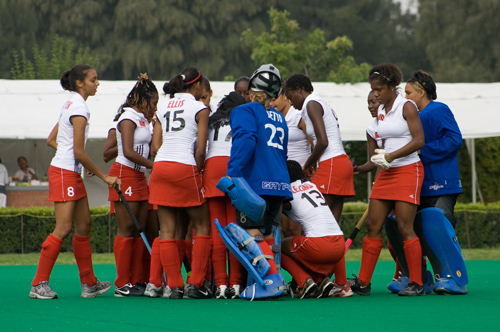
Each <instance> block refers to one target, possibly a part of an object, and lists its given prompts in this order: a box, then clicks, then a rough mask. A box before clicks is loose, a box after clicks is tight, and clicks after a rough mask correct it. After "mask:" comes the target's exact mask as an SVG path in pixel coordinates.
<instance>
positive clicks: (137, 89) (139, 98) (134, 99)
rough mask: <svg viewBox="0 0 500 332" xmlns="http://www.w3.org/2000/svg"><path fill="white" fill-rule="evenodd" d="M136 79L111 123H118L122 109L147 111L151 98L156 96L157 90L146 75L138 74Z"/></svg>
mask: <svg viewBox="0 0 500 332" xmlns="http://www.w3.org/2000/svg"><path fill="white" fill-rule="evenodd" d="M138 79H139V80H138V81H137V82H136V83H135V85H134V87H133V88H132V90H130V92H129V93H128V95H127V99H126V101H125V103H123V104H122V105H121V106H120V107H119V108H118V112H117V114H116V116H115V118H114V120H113V121H118V119H119V118H120V116H121V115H122V113H123V112H124V110H123V108H124V107H136V108H137V109H138V110H140V111H141V110H145V111H149V108H150V101H151V98H152V97H153V96H154V95H158V90H157V89H156V86H155V84H154V83H153V81H151V79H150V78H149V77H148V74H147V73H144V74H140V75H139V77H138ZM145 115H146V113H145Z"/></svg>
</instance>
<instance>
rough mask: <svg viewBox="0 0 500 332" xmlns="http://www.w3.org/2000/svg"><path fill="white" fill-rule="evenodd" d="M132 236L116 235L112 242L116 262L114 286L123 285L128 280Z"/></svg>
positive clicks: (132, 242) (132, 243) (132, 244)
mask: <svg viewBox="0 0 500 332" xmlns="http://www.w3.org/2000/svg"><path fill="white" fill-rule="evenodd" d="M133 247H134V238H133V237H122V236H120V235H117V236H116V237H115V242H114V244H113V253H114V254H115V262H116V280H115V286H116V287H123V286H124V285H125V284H126V283H128V282H130V264H131V262H132V249H133Z"/></svg>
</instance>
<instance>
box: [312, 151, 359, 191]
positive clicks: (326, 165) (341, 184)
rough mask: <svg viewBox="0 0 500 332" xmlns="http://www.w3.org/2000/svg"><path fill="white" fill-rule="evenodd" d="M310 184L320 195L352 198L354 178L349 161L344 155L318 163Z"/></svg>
mask: <svg viewBox="0 0 500 332" xmlns="http://www.w3.org/2000/svg"><path fill="white" fill-rule="evenodd" d="M311 182H312V183H314V184H315V185H316V187H318V189H319V191H320V192H321V193H322V194H331V195H338V196H345V197H352V196H354V178H353V169H352V164H351V161H350V160H349V157H348V156H347V155H346V154H343V155H340V156H337V157H333V158H330V159H328V160H324V161H322V162H320V163H319V166H318V170H317V171H316V174H314V177H313V179H312V180H311Z"/></svg>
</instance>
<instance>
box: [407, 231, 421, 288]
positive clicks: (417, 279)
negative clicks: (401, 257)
mask: <svg viewBox="0 0 500 332" xmlns="http://www.w3.org/2000/svg"><path fill="white" fill-rule="evenodd" d="M403 243H404V250H405V256H406V262H407V263H408V270H409V271H408V273H409V274H410V275H409V278H410V282H413V283H416V284H418V285H423V284H422V248H421V247H420V240H419V239H418V237H414V238H413V239H411V240H407V241H404V242H403Z"/></svg>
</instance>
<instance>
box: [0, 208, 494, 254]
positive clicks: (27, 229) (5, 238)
mask: <svg viewBox="0 0 500 332" xmlns="http://www.w3.org/2000/svg"><path fill="white" fill-rule="evenodd" d="M366 207H367V205H366V204H364V203H349V204H346V205H345V206H344V211H343V213H342V218H341V222H340V226H341V228H342V230H343V231H344V235H345V236H346V237H347V236H349V235H350V234H351V231H352V230H353V228H354V226H355V225H356V223H357V222H358V220H359V218H360V217H361V215H362V214H363V212H364V211H365V209H366ZM90 211H91V218H92V230H91V232H90V243H91V246H92V251H93V252H94V253H104V252H112V251H113V241H114V238H115V235H116V220H115V216H114V215H111V214H109V208H108V207H98V208H91V209H90ZM455 217H456V218H457V228H456V233H457V237H458V239H459V241H460V244H461V247H462V248H493V247H498V246H499V244H500V222H499V221H500V202H499V203H490V204H487V205H483V204H460V203H458V204H457V206H456V207H455ZM54 226H55V219H54V210H53V209H52V208H32V209H13V208H6V209H0V254H5V253H30V252H39V251H40V248H41V244H42V242H43V241H44V240H45V238H46V237H47V235H48V234H49V233H50V232H52V230H53V229H54ZM365 235H366V227H362V229H361V231H360V232H359V234H358V236H357V238H356V240H355V241H354V242H353V244H352V246H351V247H352V248H361V246H362V239H363V236H365ZM72 236H73V233H71V234H70V236H68V238H66V239H65V240H64V243H63V246H62V248H61V251H63V252H64V251H67V252H70V251H72V243H71V238H72ZM384 236H385V235H384ZM386 241H387V239H386V238H385V239H384V243H385V242H386Z"/></svg>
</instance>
